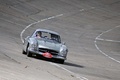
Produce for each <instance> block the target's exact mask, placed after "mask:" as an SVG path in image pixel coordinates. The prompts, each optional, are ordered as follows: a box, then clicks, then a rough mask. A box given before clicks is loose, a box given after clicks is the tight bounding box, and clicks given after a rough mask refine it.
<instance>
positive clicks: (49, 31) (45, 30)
mask: <svg viewBox="0 0 120 80" xmlns="http://www.w3.org/2000/svg"><path fill="white" fill-rule="evenodd" d="M37 31H43V32H48V33H52V34H56V35H59V34H58V33H57V32H55V31H51V30H47V29H36V30H35V32H37Z"/></svg>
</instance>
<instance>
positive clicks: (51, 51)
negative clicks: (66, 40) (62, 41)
mask: <svg viewBox="0 0 120 80" xmlns="http://www.w3.org/2000/svg"><path fill="white" fill-rule="evenodd" d="M39 52H42V53H45V52H49V53H51V54H52V55H58V51H55V50H51V49H46V48H39Z"/></svg>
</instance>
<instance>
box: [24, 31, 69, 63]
mask: <svg viewBox="0 0 120 80" xmlns="http://www.w3.org/2000/svg"><path fill="white" fill-rule="evenodd" d="M67 53H68V49H67V47H66V45H65V43H64V42H61V38H60V35H59V34H58V33H57V32H54V31H51V30H46V29H37V30H35V31H34V32H33V34H32V35H31V36H28V37H26V38H25V39H24V43H23V54H27V56H28V57H32V56H33V54H35V55H42V56H43V57H45V58H50V59H55V60H58V61H59V62H60V63H64V61H65V60H66V57H67Z"/></svg>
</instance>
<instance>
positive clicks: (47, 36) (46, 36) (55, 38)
mask: <svg viewBox="0 0 120 80" xmlns="http://www.w3.org/2000/svg"><path fill="white" fill-rule="evenodd" d="M37 33H40V36H41V38H44V39H48V40H52V41H56V42H59V43H61V39H60V36H59V35H57V34H53V33H49V32H43V31H38V32H37Z"/></svg>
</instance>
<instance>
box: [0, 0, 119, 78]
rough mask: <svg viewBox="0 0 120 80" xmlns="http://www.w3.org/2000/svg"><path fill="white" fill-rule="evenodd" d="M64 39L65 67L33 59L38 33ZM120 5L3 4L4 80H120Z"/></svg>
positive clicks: (20, 0)
mask: <svg viewBox="0 0 120 80" xmlns="http://www.w3.org/2000/svg"><path fill="white" fill-rule="evenodd" d="M37 28H44V29H50V30H53V31H56V32H58V33H59V34H61V37H62V40H63V41H64V42H66V45H67V46H68V49H69V53H68V57H67V60H66V61H65V63H64V64H58V63H55V62H53V61H49V60H44V59H38V58H34V57H33V58H28V57H26V55H23V54H22V41H23V39H24V38H25V37H27V36H29V35H30V34H31V33H32V32H33V31H34V30H35V29H37ZM119 35H120V0H109V1H107V0H0V80H120V36H119Z"/></svg>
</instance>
